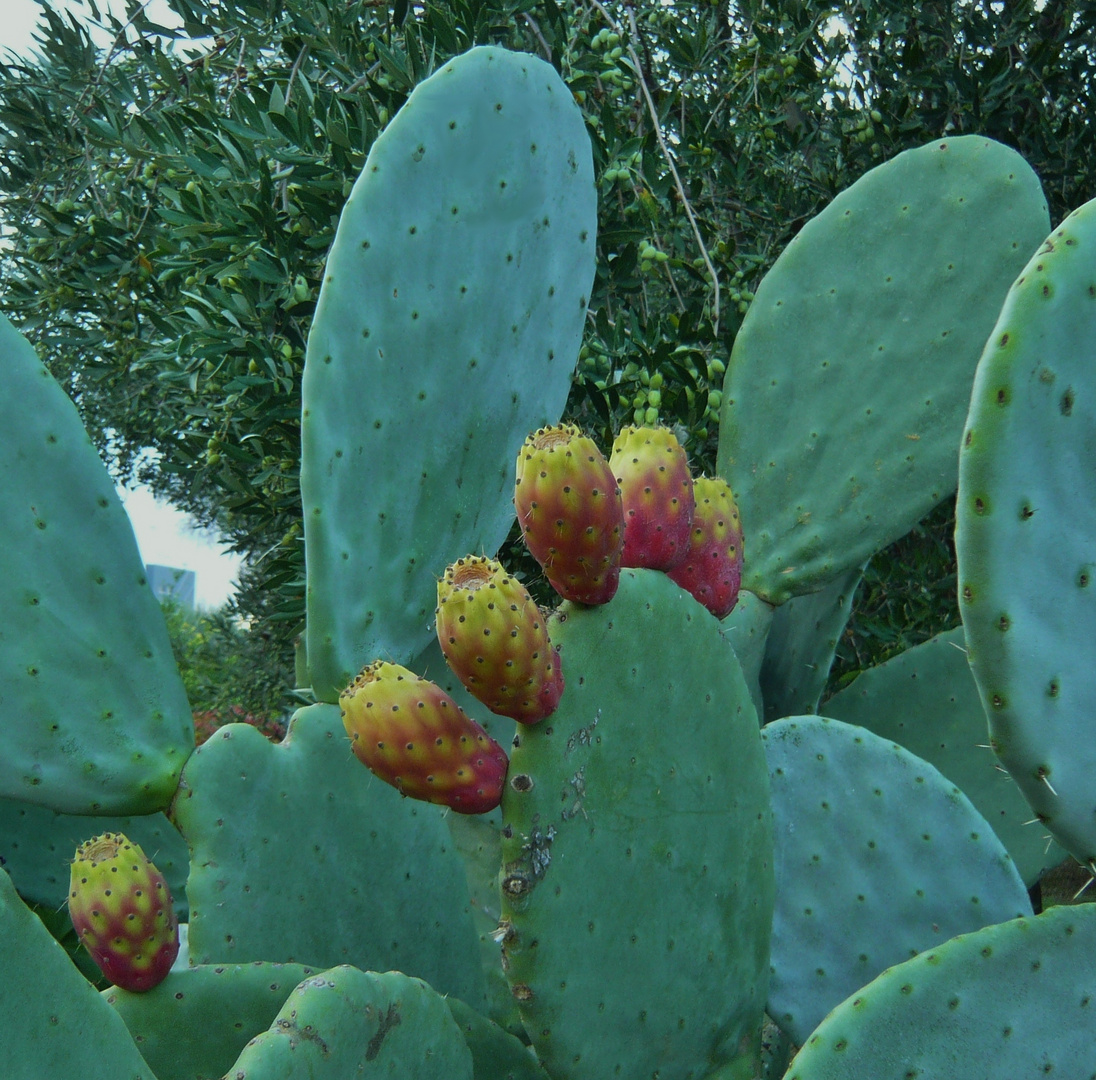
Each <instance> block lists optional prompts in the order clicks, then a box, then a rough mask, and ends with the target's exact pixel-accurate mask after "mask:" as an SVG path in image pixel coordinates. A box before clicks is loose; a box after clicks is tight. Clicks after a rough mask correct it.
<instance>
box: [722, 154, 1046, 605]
mask: <svg viewBox="0 0 1096 1080" xmlns="http://www.w3.org/2000/svg"><path fill="white" fill-rule="evenodd" d="M1049 227H1050V226H1049V221H1048V218H1047V209H1046V201H1045V199H1044V198H1043V193H1042V189H1041V188H1040V186H1039V181H1038V179H1037V178H1036V176H1035V174H1034V172H1032V170H1031V168H1030V167H1029V166H1028V165H1027V163H1026V162H1025V161H1024V160H1023V158H1021V157H1020V155H1019V154H1017V153H1016V152H1015V151H1014V150H1011V149H1009V148H1008V147H1005V146H1002V145H1001V144H1000V143H996V142H993V141H992V140H990V139H985V138H982V137H979V136H961V137H957V138H949V139H946V140H944V141H942V142H936V143H932V144H930V145H928V146H923V147H920V148H918V149H915V150H907V151H906V152H904V153H902V154H899V155H898V156H897V157H895V158H893V159H892V160H890V161H888V162H886V163H885V164H883V165H880V166H878V167H877V168H875V169H872V170H871V171H870V172H869V173H867V174H866V175H865V176H863V177H861V178H860V180H858V181H857V182H856V183H855V184H853V185H852V187H850V188H849V189H848V190H847V191H844V192H842V193H841V194H840V195H838V196H837V197H836V198H835V199H834V200H833V202H831V203H830V205H829V206H827V207H826V208H825V210H823V211H822V212H821V213H820V214H819V215H818V216H817V217H815V218H814V219H813V220H812V221H809V222H808V223H807V224H806V225H805V226H804V227H803V229H802V230H801V231H800V232H799V233H798V235H797V236H796V237H795V239H793V240H792V242H791V243H790V244H789V245H788V247H787V249H786V250H785V251H784V252H783V254H782V255H781V256H780V258H779V259H777V261H776V263H775V265H774V266H773V268H772V269H771V270H770V271H769V273H768V274H767V275H766V276H765V279H764V280H763V281H762V283H761V285H760V286H759V288H758V290H757V296H756V299H755V300H754V301H753V303H752V305H751V306H750V309H749V311H748V313H747V314H746V318H745V320H744V321H743V324H742V328H741V330H740V331H739V333H738V336H737V337H736V339H735V343H734V351H733V353H732V355H731V360H730V363H729V364H728V365H727V374H726V376H725V379H724V387H723V406H722V415H721V419H720V436H719V458H718V465H719V472H720V474H721V475H722V476H724V477H726V478H727V480H728V481H729V482H730V484H731V488H732V489H733V491H734V494H735V498H736V501H737V502H738V507H739V510H740V511H741V513H742V522H743V526H744V528H745V530H746V552H745V565H744V567H743V578H742V583H743V585H744V587H745V588H747V589H750V590H751V591H752V592H756V593H757V594H758V595H759V596H762V597H764V598H765V599H766V600H768V601H769V602H770V603H774V604H780V603H783V601H784V600H786V599H788V598H789V597H791V596H795V595H798V594H800V593H804V592H813V591H814V590H815V589H817V588H818V587H819V586H820V585H822V584H823V583H825V582H826V581H828V580H830V579H831V578H834V577H836V576H837V575H838V574H841V573H843V572H845V571H847V570H851V569H852V568H853V567H854V566H857V565H859V564H860V563H862V562H864V561H865V560H866V559H868V558H869V557H870V556H871V555H873V554H874V553H875V552H876V551H878V550H879V549H881V548H883V547H885V546H886V545H887V544H888V543H890V542H891V541H893V540H897V539H898V538H899V537H900V536H904V535H905V534H906V533H907V532H908V531H909V530H910V529H911V528H912V527H913V526H914V525H915V524H916V523H917V522H918V521H920V520H921V518H922V517H924V516H925V514H927V513H928V511H929V510H931V509H932V507H934V506H935V505H936V504H937V503H938V502H939V501H940V500H941V499H943V498H945V497H946V496H947V495H948V494H950V492H952V491H953V490H954V487H955V471H956V455H957V448H958V445H959V438H960V435H961V433H962V426H963V417H964V416H965V415H966V410H967V404H968V401H969V398H970V385H971V381H972V379H973V377H974V369H975V365H976V364H977V362H978V355H979V353H980V352H981V350H982V346H983V344H984V343H985V340H986V335H987V334H988V333H989V332H990V329H991V328H992V326H993V321H994V319H995V318H996V317H997V313H998V311H999V310H1000V306H1001V303H1002V301H1003V300H1004V298H1005V294H1006V293H1007V291H1008V287H1009V284H1010V282H1011V281H1012V279H1013V278H1014V277H1015V276H1016V274H1017V273H1018V272H1019V270H1020V268H1021V267H1022V266H1023V265H1024V263H1025V262H1026V261H1027V259H1028V257H1029V256H1030V254H1031V252H1032V251H1034V250H1035V248H1036V247H1037V246H1038V245H1039V243H1040V241H1041V240H1042V239H1043V237H1044V236H1046V234H1047V231H1048V230H1049Z"/></svg>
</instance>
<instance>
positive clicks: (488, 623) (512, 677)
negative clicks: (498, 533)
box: [434, 555, 563, 724]
mask: <svg viewBox="0 0 1096 1080" xmlns="http://www.w3.org/2000/svg"><path fill="white" fill-rule="evenodd" d="M434 614H435V619H436V627H437V634H438V643H439V644H440V645H441V651H442V653H443V654H444V656H445V659H446V661H447V662H448V664H449V666H450V668H452V669H453V672H454V673H455V674H456V675H457V677H458V678H459V679H460V681H461V682H462V683H463V684H464V687H465V689H466V690H467V691H468V692H469V693H470V694H472V695H473V697H475V698H477V699H478V700H479V701H481V702H483V704H484V705H486V706H487V707H488V708H489V709H490V710H491V711H492V712H494V713H497V714H498V715H500V716H509V717H511V718H512V719H514V720H517V721H518V722H519V723H523V724H534V723H536V722H537V721H539V720H543V719H544V718H545V717H546V716H550V715H551V714H552V713H553V712H554V711H555V709H556V706H557V705H558V704H559V699H560V696H561V695H562V693H563V670H562V667H561V664H560V658H559V653H558V652H557V651H556V650H555V649H554V648H553V647H552V645H551V642H550V641H549V640H548V627H547V622H546V621H545V619H544V616H543V615H542V614H541V611H540V609H539V608H538V607H537V605H536V603H535V601H534V600H533V598H532V597H531V596H530V595H529V593H528V591H527V590H526V588H525V586H524V585H522V584H521V582H520V581H518V580H517V578H515V577H513V576H512V575H510V574H508V573H507V572H506V571H505V569H504V568H503V567H502V565H501V564H500V563H498V562H496V561H495V560H494V559H488V558H483V557H480V556H475V555H469V556H466V557H465V558H463V559H458V560H457V562H455V563H453V564H452V565H451V566H449V567H448V568H447V569H446V571H445V575H444V576H443V577H442V579H441V580H440V581H439V582H438V606H437V608H436V610H435V612H434Z"/></svg>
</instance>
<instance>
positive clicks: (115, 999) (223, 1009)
mask: <svg viewBox="0 0 1096 1080" xmlns="http://www.w3.org/2000/svg"><path fill="white" fill-rule="evenodd" d="M313 974H315V971H314V970H313V969H311V968H307V967H303V966H302V965H301V964H268V963H261V962H260V963H254V964H218V965H216V966H213V965H209V966H202V967H183V968H174V969H172V971H171V972H169V973H168V976H167V978H166V979H164V981H163V982H162V983H160V985H159V986H155V987H153V988H152V989H151V990H149V991H147V992H146V993H143V994H134V993H131V992H130V991H128V990H120V989H119V988H118V987H116V986H112V987H110V988H109V989H107V990H104V991H103V992H102V996H103V997H104V998H105V999H106V1001H107V1004H109V1005H113V1006H114V1008H115V1010H116V1011H117V1013H118V1015H119V1016H121V1018H122V1019H123V1020H124V1021H125V1024H126V1027H127V1028H128V1029H129V1033H130V1034H131V1035H132V1036H133V1040H134V1042H136V1044H137V1045H138V1046H139V1047H140V1048H141V1053H142V1055H143V1056H144V1058H145V1060H146V1061H147V1062H148V1063H149V1065H151V1066H152V1068H153V1069H155V1071H156V1080H195V1078H200V1080H201V1078H205V1077H208V1078H210V1080H214V1078H216V1077H220V1076H223V1075H224V1074H225V1073H226V1072H228V1070H229V1068H231V1066H232V1063H233V1062H234V1061H235V1060H236V1058H237V1057H239V1055H240V1053H241V1052H242V1051H243V1048H244V1047H245V1046H246V1045H247V1043H248V1041H249V1040H250V1039H251V1038H253V1037H254V1036H256V1035H259V1034H261V1033H262V1032H264V1031H266V1030H267V1028H269V1027H270V1025H271V1023H273V1021H274V1018H275V1017H276V1016H277V1015H278V1010H279V1009H281V1007H282V1005H284V1004H285V1000H286V998H288V997H289V995H290V994H291V993H292V992H293V990H294V988H295V987H296V986H297V984H298V983H299V982H301V980H302V979H305V978H307V977H308V976H309V975H313Z"/></svg>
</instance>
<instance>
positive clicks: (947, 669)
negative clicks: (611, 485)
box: [823, 627, 1065, 885]
mask: <svg viewBox="0 0 1096 1080" xmlns="http://www.w3.org/2000/svg"><path fill="white" fill-rule="evenodd" d="M823 711H824V712H825V714H826V715H827V716H832V717H833V718H834V719H835V720H844V721H845V722H846V723H849V724H859V725H860V726H861V727H866V728H867V729H868V730H869V731H873V732H875V734H876V735H879V736H881V737H882V738H884V739H889V740H892V741H893V742H896V743H899V744H901V745H902V746H904V747H905V748H906V749H907V750H909V751H910V752H911V753H913V754H916V755H917V756H918V757H921V758H924V759H925V760H926V761H928V762H930V763H931V764H933V765H935V766H936V768H937V769H939V770H940V772H941V773H943V774H944V776H946V777H947V778H948V779H949V780H950V781H951V782H952V783H953V784H954V785H955V786H956V787H957V788H959V790H960V791H962V792H963V794H964V795H966V796H967V798H968V799H970V801H971V802H972V803H973V804H974V806H975V807H976V809H977V810H978V812H979V813H980V814H981V815H982V816H983V817H984V818H985V819H986V821H988V822H989V823H990V825H992V826H993V831H994V832H995V833H996V834H997V836H998V838H999V839H1000V841H1001V843H1003V844H1004V845H1005V847H1006V849H1007V850H1008V853H1009V854H1010V855H1011V856H1012V860H1013V862H1015V863H1016V868H1017V870H1019V872H1020V876H1021V877H1022V878H1023V879H1024V881H1025V882H1026V883H1027V884H1028V885H1031V884H1033V883H1034V882H1035V881H1036V880H1037V879H1038V877H1039V875H1040V874H1042V873H1043V871H1044V870H1049V869H1050V867H1052V866H1057V865H1058V863H1060V862H1061V861H1062V859H1064V858H1065V852H1063V851H1062V849H1061V848H1060V847H1059V846H1058V845H1057V844H1055V843H1053V841H1050V840H1049V837H1048V836H1047V835H1046V829H1044V828H1042V827H1041V826H1040V825H1039V823H1038V822H1033V818H1034V814H1033V813H1032V810H1031V807H1030V806H1028V804H1027V802H1026V801H1025V799H1024V797H1023V795H1022V794H1021V793H1020V789H1019V788H1018V787H1017V786H1016V784H1015V782H1014V781H1013V780H1012V778H1011V777H1010V776H1009V775H1008V774H1007V773H1006V772H1003V771H1002V770H1001V768H1000V766H999V765H998V764H997V760H996V758H995V757H994V756H993V753H992V752H991V751H990V748H989V734H988V732H987V731H986V713H985V710H984V709H983V708H982V701H981V698H979V696H978V688H977V686H975V684H974V678H973V676H972V675H971V673H970V665H969V664H968V663H967V653H966V648H965V647H964V641H963V628H962V627H958V628H956V629H955V630H949V631H948V632H947V633H944V634H939V635H938V636H937V637H934V638H933V639H932V640H931V641H926V642H925V643H924V644H922V645H917V646H915V647H914V648H912V649H907V650H906V651H905V652H904V653H901V654H899V655H898V656H896V657H894V659H893V660H888V661H887V662H886V663H885V664H880V665H879V666H878V667H874V668H870V669H869V670H867V671H864V672H861V674H860V675H859V676H858V677H857V679H856V681H855V682H854V683H852V685H850V686H848V687H846V688H845V689H844V690H842V691H841V692H840V693H839V694H834V696H833V697H831V698H830V699H829V700H828V701H826V703H825V705H824V706H823Z"/></svg>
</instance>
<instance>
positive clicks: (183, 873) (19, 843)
mask: <svg viewBox="0 0 1096 1080" xmlns="http://www.w3.org/2000/svg"><path fill="white" fill-rule="evenodd" d="M105 832H120V833H123V834H124V835H125V836H127V837H129V839H130V840H132V841H133V842H134V843H135V844H139V845H140V846H141V850H142V851H143V852H144V853H145V854H146V855H147V856H148V857H149V858H150V859H151V860H152V861H153V862H154V863H155V864H156V869H157V870H159V871H160V873H161V874H163V875H164V877H165V879H166V880H167V884H168V888H170V889H171V896H172V898H173V900H174V901H175V914H176V915H177V916H178V918H179V920H180V921H181V922H186V918H187V904H186V891H185V886H186V877H187V872H188V870H189V866H190V864H189V856H188V853H187V847H186V841H184V840H183V838H182V837H181V836H180V835H179V830H178V829H176V828H175V826H174V825H172V824H171V822H170V821H168V819H167V818H166V817H164V815H163V814H150V815H148V816H146V817H129V818H110V817H106V818H104V817H86V816H82V815H77V814H58V813H56V812H55V811H53V810H49V809H47V808H46V807H44V806H36V805H35V804H34V803H25V802H20V801H18V800H16V799H0V865H2V866H3V867H4V869H5V870H7V872H8V873H9V874H10V875H11V878H12V881H14V882H15V887H16V888H17V889H18V890H19V895H20V896H22V897H23V899H24V900H26V901H27V902H28V903H33V904H42V905H44V906H46V907H54V908H57V907H60V906H61V905H62V904H64V903H65V898H66V897H67V896H68V889H69V864H70V863H71V862H72V859H73V856H74V855H75V854H76V849H77V848H78V847H79V846H80V845H81V844H82V843H83V842H84V841H85V840H90V839H91V838H92V837H93V836H98V835H100V834H101V833H105Z"/></svg>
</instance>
